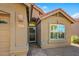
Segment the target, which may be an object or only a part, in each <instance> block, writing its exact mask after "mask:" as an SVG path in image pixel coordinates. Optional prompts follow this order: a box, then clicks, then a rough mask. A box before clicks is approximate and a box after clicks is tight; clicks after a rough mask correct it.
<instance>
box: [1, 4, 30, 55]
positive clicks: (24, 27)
mask: <svg viewBox="0 0 79 59" xmlns="http://www.w3.org/2000/svg"><path fill="white" fill-rule="evenodd" d="M28 8H31V7H30V4H22V3H21V4H20V3H11V4H8V3H0V55H27V52H28V49H29V46H28V42H27V41H28V20H29V19H28V16H29V15H28V13H29V11H30V9H29V10H28ZM27 15H28V16H27Z"/></svg>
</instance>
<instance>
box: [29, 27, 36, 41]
mask: <svg viewBox="0 0 79 59" xmlns="http://www.w3.org/2000/svg"><path fill="white" fill-rule="evenodd" d="M29 42H36V27H29Z"/></svg>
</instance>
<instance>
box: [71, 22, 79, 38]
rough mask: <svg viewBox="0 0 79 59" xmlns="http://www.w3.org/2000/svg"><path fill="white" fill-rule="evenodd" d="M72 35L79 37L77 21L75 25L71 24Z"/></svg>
mask: <svg viewBox="0 0 79 59" xmlns="http://www.w3.org/2000/svg"><path fill="white" fill-rule="evenodd" d="M73 35H76V36H79V21H75V23H74V24H72V36H73Z"/></svg>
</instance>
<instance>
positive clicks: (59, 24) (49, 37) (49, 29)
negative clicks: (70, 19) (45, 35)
mask: <svg viewBox="0 0 79 59" xmlns="http://www.w3.org/2000/svg"><path fill="white" fill-rule="evenodd" d="M52 25H61V24H50V25H49V39H50V40H64V39H65V33H64V38H63V39H62V38H59V39H52V38H51V32H55V31H52V30H51V26H52Z"/></svg>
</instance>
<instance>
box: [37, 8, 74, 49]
mask: <svg viewBox="0 0 79 59" xmlns="http://www.w3.org/2000/svg"><path fill="white" fill-rule="evenodd" d="M73 23H74V20H73V19H72V18H71V17H70V16H69V15H68V14H67V13H66V12H64V11H63V10H62V9H57V10H54V11H51V12H49V13H47V14H45V15H43V16H41V17H40V22H38V24H37V31H38V34H37V35H38V37H37V38H38V43H39V45H40V46H41V47H42V48H54V47H63V46H69V45H70V43H71V32H72V30H71V24H73Z"/></svg>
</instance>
